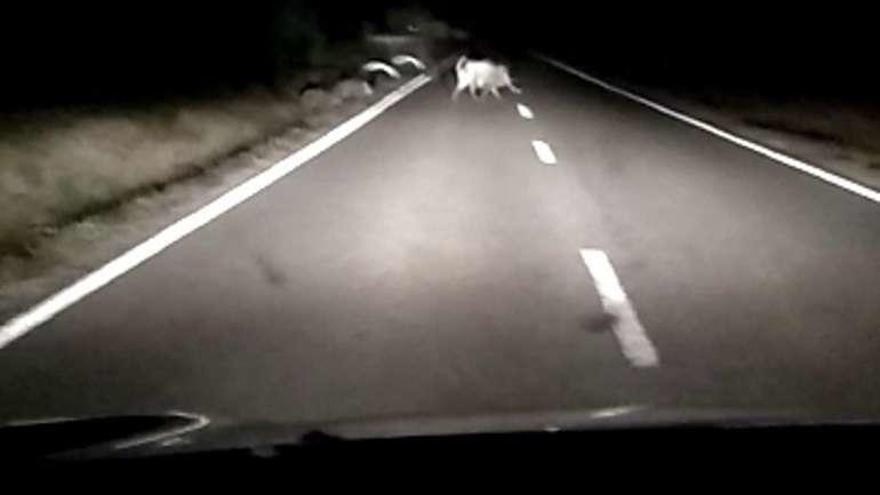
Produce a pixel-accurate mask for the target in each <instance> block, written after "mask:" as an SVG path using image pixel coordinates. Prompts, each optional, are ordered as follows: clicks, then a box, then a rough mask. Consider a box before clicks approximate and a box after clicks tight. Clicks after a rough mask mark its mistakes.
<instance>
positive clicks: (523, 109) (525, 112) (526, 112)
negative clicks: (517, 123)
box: [516, 103, 535, 120]
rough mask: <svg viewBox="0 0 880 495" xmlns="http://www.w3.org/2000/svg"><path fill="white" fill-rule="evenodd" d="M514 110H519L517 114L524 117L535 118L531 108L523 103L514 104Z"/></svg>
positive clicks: (527, 118)
mask: <svg viewBox="0 0 880 495" xmlns="http://www.w3.org/2000/svg"><path fill="white" fill-rule="evenodd" d="M516 111H517V112H519V116H520V117H522V118H524V119H526V120H531V119H533V118H535V114H534V113H532V109H531V108H529V107H527V106H525V105H523V104H522V103H517V104H516Z"/></svg>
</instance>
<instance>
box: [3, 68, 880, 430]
mask: <svg viewBox="0 0 880 495" xmlns="http://www.w3.org/2000/svg"><path fill="white" fill-rule="evenodd" d="M513 72H514V75H515V76H516V77H517V78H518V80H519V83H520V85H521V87H522V88H523V94H522V95H519V96H514V95H509V94H508V95H506V97H505V99H504V100H501V101H496V100H494V99H492V98H489V99H486V100H485V101H477V102H475V101H472V100H471V99H470V98H469V97H467V96H466V95H463V97H462V98H460V99H459V100H458V101H457V102H454V103H453V102H452V101H450V98H449V94H450V90H451V88H450V87H446V86H444V84H443V83H442V82H440V81H436V82H433V83H431V84H430V85H428V86H425V87H423V88H421V89H420V90H418V91H416V92H415V93H414V94H412V95H411V96H409V97H408V98H406V99H405V100H403V101H402V102H400V103H399V104H397V105H396V106H394V107H393V108H392V109H390V110H389V111H387V112H386V113H384V114H383V115H381V116H380V117H379V118H377V119H376V120H375V121H373V122H371V123H370V124H368V125H367V126H366V127H364V128H363V129H361V130H359V131H357V132H356V133H355V134H353V135H352V136H350V137H349V138H347V139H345V140H344V141H342V142H341V143H339V144H337V145H336V146H334V147H333V148H331V149H330V150H328V151H327V152H325V153H323V154H321V155H320V156H318V157H317V158H315V159H314V160H312V161H310V162H309V163H307V164H306V165H304V166H303V167H301V168H299V169H298V170H296V171H295V172H294V173H292V174H290V175H289V176H287V177H285V178H284V179H282V180H281V181H279V182H277V183H276V184H274V185H273V186H271V187H270V188H268V189H267V190H265V191H263V192H262V193H260V194H259V195H257V196H255V197H254V198H251V199H250V200H248V201H246V202H245V203H243V204H242V205H240V206H238V207H237V208H235V209H233V210H231V211H230V212H228V213H226V214H224V215H223V216H221V217H220V218H218V219H217V220H216V221H214V222H212V223H210V224H208V225H207V226H205V227H204V228H202V229H200V230H198V231H196V232H195V233H194V234H192V235H191V236H189V237H186V238H184V239H183V240H181V241H180V242H178V243H177V244H175V245H173V246H172V247H171V248H169V249H168V250H166V251H164V252H162V253H161V254H160V255H158V256H156V257H155V258H152V259H151V260H150V261H148V262H147V263H145V264H143V265H141V266H140V267H138V268H136V269H135V270H133V271H132V272H130V273H129V274H127V275H125V276H123V277H122V278H120V279H118V280H116V281H114V282H113V283H111V284H110V285H109V286H107V287H105V288H103V289H102V290H100V291H99V292H97V293H95V294H92V295H91V296H89V297H87V298H86V299H85V300H83V301H82V302H80V303H78V304H76V305H75V306H73V307H71V308H69V309H68V310H66V311H65V312H63V313H61V314H60V315H59V316H58V317H56V318H55V319H54V320H52V321H50V322H49V323H47V324H45V325H43V326H41V327H39V328H37V329H35V330H34V331H32V332H30V333H29V334H27V335H26V336H24V337H23V338H21V339H19V340H17V341H16V342H14V343H12V344H11V345H9V346H8V347H6V348H4V349H2V350H0V421H2V422H6V421H12V420H21V419H28V418H42V417H54V416H80V415H103V414H122V413H137V412H159V411H166V410H182V411H191V412H197V413H202V414H206V415H208V416H221V417H232V418H240V419H243V420H277V421H283V422H291V423H292V422H299V421H324V420H335V419H345V418H385V417H397V416H419V415H431V416H443V415H459V414H472V413H473V414H476V413H479V414H492V413H501V412H526V413H527V412H529V411H548V410H552V411H559V410H594V409H599V408H613V407H623V406H631V407H649V408H663V409H666V410H674V411H683V412H682V414H683V418H682V419H686V417H687V415H686V413H685V412H684V411H688V410H700V409H702V408H713V409H722V410H731V411H740V412H741V411H746V412H755V413H756V414H758V413H760V412H762V411H792V412H795V413H797V412H808V413H811V414H821V415H828V417H832V416H833V417H839V416H847V415H852V416H860V415H861V416H868V417H877V415H878V414H880V205H877V204H875V203H873V202H871V201H868V200H866V199H864V198H861V197H858V196H856V195H853V194H851V193H849V192H846V191H843V190H841V189H838V188H836V187H834V186H832V185H829V184H826V183H823V182H820V181H818V180H816V179H814V178H812V177H809V176H807V175H804V174H801V173H798V172H796V171H793V170H791V169H789V168H786V167H784V166H782V165H780V164H777V163H775V162H772V161H770V160H768V159H765V158H763V157H761V156H759V155H757V154H755V153H752V152H750V151H747V150H744V149H742V148H740V147H737V146H735V145H733V144H730V143H728V142H725V141H722V140H720V139H717V138H715V137H713V136H710V135H708V134H706V133H704V132H701V131H699V130H697V129H694V128H692V127H689V126H687V125H685V124H683V123H679V122H677V121H675V120H672V119H670V118H668V117H666V116H663V115H660V114H657V113H655V112H652V111H651V110H648V109H646V108H644V107H641V106H639V105H637V104H635V103H632V102H630V101H627V100H625V99H623V98H621V97H619V96H616V95H613V94H610V93H608V92H606V91H604V90H602V89H599V88H597V87H595V86H592V85H589V84H587V83H585V82H584V81H581V80H579V79H577V78H574V77H572V76H570V75H568V74H565V73H563V72H560V71H559V70H557V69H555V68H552V67H550V66H547V65H545V64H543V63H541V62H537V61H534V60H520V61H518V62H516V63H514V64H513ZM517 103H521V104H523V105H526V106H527V107H528V109H530V110H531V112H532V113H533V118H532V119H527V118H524V117H523V116H521V115H520V113H519V112H518V110H517ZM535 140H540V141H543V142H545V143H546V144H547V145H549V147H550V149H551V150H552V152H553V154H554V155H555V158H556V161H557V162H556V163H555V164H545V163H543V162H542V161H541V160H540V159H539V157H538V156H537V155H536V152H535V149H534V148H533V145H532V141H535ZM581 249H597V250H601V251H603V252H604V253H606V254H607V256H608V259H609V260H610V261H611V263H612V265H613V269H614V272H615V273H616V276H617V278H618V280H619V283H620V284H621V285H622V287H623V288H624V289H625V291H626V294H627V295H628V301H629V304H630V305H631V307H632V308H634V310H635V312H636V313H637V315H638V319H639V321H640V322H641V330H643V332H644V337H646V339H647V340H648V341H649V343H650V345H652V346H653V349H654V350H655V351H656V353H657V355H658V356H659V362H658V363H656V365H655V366H647V367H639V366H634V365H633V362H632V361H631V360H630V359H628V358H627V357H626V356H625V355H624V353H623V352H622V351H623V350H624V347H622V341H621V335H620V334H619V333H617V332H616V331H615V330H616V329H618V325H620V324H621V323H622V322H621V321H620V320H619V319H618V318H615V317H614V316H613V315H612V314H609V312H608V311H606V310H605V309H604V308H603V304H602V300H601V298H600V292H599V289H598V287H599V286H598V285H597V281H596V280H595V279H594V278H593V277H592V276H591V273H590V272H589V271H588V270H587V267H586V266H585V264H584V261H583V260H582V259H581V256H580V254H579V253H580V250H581Z"/></svg>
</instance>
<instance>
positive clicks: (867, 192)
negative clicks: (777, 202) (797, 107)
mask: <svg viewBox="0 0 880 495" xmlns="http://www.w3.org/2000/svg"><path fill="white" fill-rule="evenodd" d="M534 55H535V56H536V57H537V58H538V59H540V60H543V61H544V62H546V63H548V64H550V65H552V66H554V67H556V68H558V69H560V70H562V71H565V72H568V73H569V74H572V75H574V76H576V77H579V78H581V79H584V80H586V81H589V82H591V83H593V84H595V85H596V86H599V87H602V88H604V89H607V90H608V91H611V92H612V93H616V94H618V95H621V96H623V97H625V98H629V99H630V100H633V101H635V102H638V103H641V104H642V105H644V106H646V107H649V108H652V109H654V110H656V111H658V112H660V113H662V114H665V115H668V116H670V117H672V118H674V119H677V120H680V121H682V122H685V123H687V124H690V125H692V126H694V127H696V128H698V129H701V130H703V131H705V132H708V133H709V134H713V135H715V136H717V137H719V138H721V139H724V140H727V141H730V142H731V143H734V144H736V145H739V146H742V147H743V148H746V149H748V150H751V151H754V152H755V153H758V154H759V155H763V156H765V157H767V158H769V159H771V160H774V161H776V162H779V163H781V164H783V165H786V166H788V167H791V168H793V169H795V170H799V171H801V172H803V173H805V174H809V175H812V176H813V177H816V178H817V179H820V180H823V181H825V182H827V183H829V184H833V185H835V186H837V187H840V188H843V189H846V190H847V191H849V192H851V193H854V194H858V195H859V196H861V197H863V198H865V199H868V200H871V201H873V202H875V203H880V191H875V190H874V189H871V188H869V187H867V186H864V185H862V184H859V183H858V182H855V181H853V180H850V179H847V178H846V177H841V176H839V175H836V174H833V173H831V172H829V171H827V170H825V169H823V168H821V167H818V166H816V165H812V164H810V163H807V162H805V161H803V160H800V159H798V158H794V157H792V156H789V155H786V154H783V153H780V152H778V151H776V150H773V149H770V148H768V147H766V146H764V145H761V144H758V143H755V142H753V141H749V140H747V139H745V138H742V137H740V136H737V135H736V134H733V133H731V132H728V131H725V130H724V129H721V128H719V127H716V126H714V125H712V124H709V123H706V122H704V121H702V120H699V119H696V118H694V117H691V116H688V115H685V114H683V113H681V112H679V111H677V110H673V109H671V108H669V107H666V106H663V105H661V104H659V103H657V102H655V101H652V100H649V99H648V98H645V97H643V96H639V95H637V94H635V93H631V92H629V91H627V90H625V89H621V88H618V87H616V86H613V85H611V84H609V83H607V82H605V81H603V80H601V79H599V78H597V77H594V76H591V75H589V74H587V73H585V72H582V71H580V70H578V69H575V68H573V67H570V66H568V65H566V64H564V63H562V62H560V61H558V60H554V59H552V58H550V57H547V56H545V55H542V54H538V53H535V54H534Z"/></svg>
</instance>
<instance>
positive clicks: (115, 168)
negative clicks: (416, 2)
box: [0, 1, 448, 258]
mask: <svg viewBox="0 0 880 495" xmlns="http://www.w3.org/2000/svg"><path fill="white" fill-rule="evenodd" d="M329 3H330V4H333V2H329ZM160 4H161V2H160ZM332 7H333V6H332V5H325V6H323V7H320V8H319V7H316V6H312V5H310V4H309V3H308V2H302V1H293V2H273V3H270V4H269V6H268V7H265V8H262V7H261V8H256V7H255V8H254V9H253V10H249V11H246V12H242V11H239V10H236V11H232V10H229V11H226V10H223V8H222V7H217V8H213V7H212V9H211V10H206V11H205V12H201V11H198V10H195V9H193V10H192V11H189V12H186V11H183V12H180V11H178V10H168V9H166V10H162V6H161V5H159V6H158V7H154V10H153V11H152V12H154V14H153V15H152V16H149V15H148V16H147V17H148V18H147V20H144V19H140V21H139V22H138V23H136V24H132V25H127V24H126V23H127V21H128V20H129V19H132V18H131V17H129V16H128V14H124V13H123V12H122V11H120V12H111V13H110V14H107V15H111V16H113V15H115V16H116V17H113V18H112V20H113V23H111V24H107V23H99V22H98V21H89V20H88V19H87V18H86V17H87V16H82V17H81V18H82V19H83V20H82V21H81V24H79V25H77V24H76V22H73V23H71V21H70V20H69V19H66V20H65V22H64V23H61V22H59V25H58V26H54V28H57V29H59V31H58V33H56V34H57V37H58V39H53V40H52V41H51V43H50V44H49V46H48V48H46V47H43V46H37V45H36V44H35V45H34V46H31V47H30V48H29V50H30V51H29V54H28V57H30V58H27V57H26V56H25V55H21V56H20V57H19V59H17V60H15V61H12V62H10V69H15V70H10V72H9V73H10V74H13V75H15V76H16V77H13V79H12V80H11V81H10V82H11V85H10V88H11V89H10V90H9V92H8V93H6V94H5V95H4V98H3V100H2V101H0V104H2V106H3V110H4V114H3V117H2V120H0V257H3V256H15V257H25V258H26V257H27V256H29V255H30V254H31V253H32V252H33V251H34V250H36V249H37V248H38V247H39V245H40V244H41V243H42V242H44V241H45V240H46V239H47V238H51V237H52V236H54V235H55V234H56V233H57V232H58V230H59V229H63V228H65V226H67V225H69V224H71V223H75V222H77V221H80V220H82V219H83V218H87V217H89V216H91V215H94V214H97V213H101V212H105V211H107V210H108V209H112V208H115V207H117V206H119V205H120V204H122V203H124V202H127V201H131V200H132V199H134V198H137V197H139V196H142V195H145V194H154V193H156V192H158V191H161V190H162V189H164V188H165V187H167V186H168V185H169V184H171V183H174V182H176V181H180V180H184V179H189V178H193V177H195V176H198V175H200V174H201V173H203V172H204V171H205V170H208V169H210V168H212V167H215V166H217V165H218V164H220V163H222V162H223V160H224V158H225V157H227V156H229V155H230V154H233V153H235V152H237V151H241V150H242V149H246V148H248V147H250V146H253V145H255V144H257V143H259V142H261V141H262V140H265V139H266V138H267V137H270V136H273V135H276V134H278V133H280V132H283V131H284V130H285V129H289V128H291V127H299V128H303V129H314V128H316V127H319V126H320V125H322V124H326V123H327V122H328V121H332V119H333V118H334V116H337V117H339V116H341V115H342V114H344V113H345V112H346V108H347V107H346V105H348V106H350V105H351V104H360V103H364V102H367V101H369V100H370V99H373V98H376V97H378V96H379V95H380V94H381V92H382V91H385V90H388V89H389V88H390V87H392V85H393V84H394V83H395V82H396V81H390V80H383V79H379V80H374V81H371V82H373V84H374V87H371V88H369V89H368V88H367V87H366V86H364V84H363V80H362V79H360V77H361V76H363V74H360V73H359V68H360V67H361V65H362V64H363V63H364V62H365V61H367V60H369V59H371V58H377V57H378V58H383V57H385V59H386V60H387V57H389V56H390V55H391V52H392V51H393V50H408V51H410V52H414V54H416V55H417V56H420V57H422V58H423V59H424V60H425V61H426V62H429V63H430V62H432V61H433V60H432V59H433V58H434V57H435V56H436V54H437V49H436V48H435V47H436V46H439V45H440V44H442V39H443V38H444V37H448V28H447V27H446V26H445V25H444V24H443V23H440V22H438V21H436V20H434V19H432V18H431V17H430V15H429V14H428V13H427V12H425V11H423V10H420V9H412V8H397V9H391V10H388V11H379V12H373V13H370V15H363V16H361V17H354V18H357V19H362V18H366V19H371V20H370V21H367V22H361V21H360V20H359V21H357V22H355V21H348V22H339V21H338V19H333V20H332V22H331V20H330V19H329V17H330V14H331V13H332V12H329V11H330V10H331V9H332ZM336 7H339V6H338V5H337V6H336ZM141 14H143V13H141ZM172 14H173V15H172ZM355 14H364V13H363V12H356V13H355ZM139 15H140V14H139ZM62 17H63V16H62ZM168 19H171V20H170V21H169V20H168ZM132 22H134V21H132ZM62 24H64V26H67V28H66V30H65V28H64V27H63V26H62ZM99 24H100V26H99ZM71 26H73V27H71ZM77 26H78V27H79V28H81V29H79V30H75V29H74V27H77ZM106 26H110V27H109V28H108V27H106ZM44 27H45V28H53V26H44ZM98 28H100V29H98ZM88 29H96V30H97V31H96V32H93V33H91V35H90V36H91V38H89V37H86V38H85V39H79V38H78V37H76V36H79V33H80V31H82V30H88ZM425 29H427V30H428V31H430V32H429V33H425V32H424V30H425ZM129 31H130V32H129ZM370 33H372V34H377V33H388V34H397V35H406V36H409V37H410V38H409V39H408V41H406V42H403V43H402V44H401V43H400V40H398V46H389V45H388V44H387V43H385V44H383V43H382V42H376V41H375V40H372V41H371V38H369V37H368V36H367V35H368V34H370ZM66 35H70V36H72V37H71V38H66V37H65V36H66ZM74 35H76V36H74ZM415 35H418V36H419V38H418V39H419V41H413V36H415ZM145 36H149V37H150V38H149V39H148V40H147V41H144V39H145V38H144V37H145ZM65 42H70V43H71V45H70V46H68V47H65V46H61V45H59V43H65ZM108 42H111V43H116V45H117V46H116V48H117V50H115V51H112V53H111V52H109V51H107V49H106V47H105V44H106V43H108Z"/></svg>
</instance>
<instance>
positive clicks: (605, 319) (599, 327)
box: [580, 311, 617, 333]
mask: <svg viewBox="0 0 880 495" xmlns="http://www.w3.org/2000/svg"><path fill="white" fill-rule="evenodd" d="M616 322H617V317H616V316H614V315H612V314H610V313H606V312H604V311H603V312H602V313H601V314H598V315H595V314H593V315H587V316H583V317H581V321H580V327H581V328H582V329H583V330H586V331H588V332H590V333H605V332H610V331H611V330H612V328H614V324H615V323H616Z"/></svg>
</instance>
